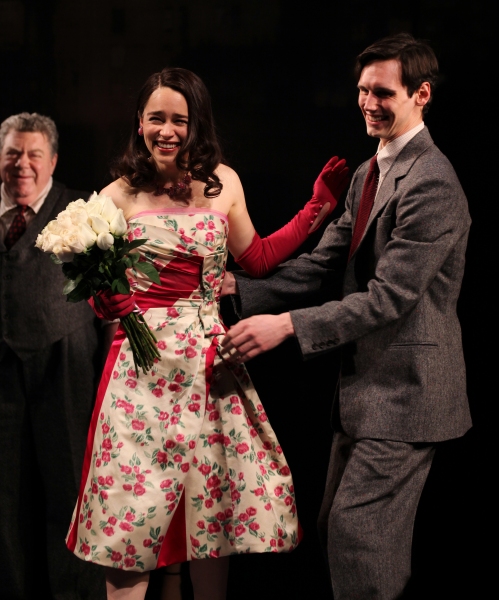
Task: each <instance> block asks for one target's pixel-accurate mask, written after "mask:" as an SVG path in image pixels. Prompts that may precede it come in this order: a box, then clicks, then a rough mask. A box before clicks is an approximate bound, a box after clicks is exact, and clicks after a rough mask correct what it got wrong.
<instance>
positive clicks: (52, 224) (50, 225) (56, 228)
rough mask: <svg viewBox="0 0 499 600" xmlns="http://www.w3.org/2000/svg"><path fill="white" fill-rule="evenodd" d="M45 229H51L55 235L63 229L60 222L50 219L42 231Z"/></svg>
mask: <svg viewBox="0 0 499 600" xmlns="http://www.w3.org/2000/svg"><path fill="white" fill-rule="evenodd" d="M44 231H50V233H54V234H55V235H59V233H60V232H61V231H62V226H61V224H60V223H58V222H57V221H55V220H54V221H49V222H48V223H47V225H46V227H45V228H44V229H43V231H42V233H43V232H44Z"/></svg>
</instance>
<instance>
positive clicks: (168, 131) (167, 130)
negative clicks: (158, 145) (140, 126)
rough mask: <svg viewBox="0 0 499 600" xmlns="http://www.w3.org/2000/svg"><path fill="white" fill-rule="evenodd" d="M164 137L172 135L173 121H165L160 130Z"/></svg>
mask: <svg viewBox="0 0 499 600" xmlns="http://www.w3.org/2000/svg"><path fill="white" fill-rule="evenodd" d="M159 133H160V134H161V135H162V136H163V137H170V136H171V135H173V127H172V124H171V123H168V122H165V123H163V126H162V127H161V129H160V132H159Z"/></svg>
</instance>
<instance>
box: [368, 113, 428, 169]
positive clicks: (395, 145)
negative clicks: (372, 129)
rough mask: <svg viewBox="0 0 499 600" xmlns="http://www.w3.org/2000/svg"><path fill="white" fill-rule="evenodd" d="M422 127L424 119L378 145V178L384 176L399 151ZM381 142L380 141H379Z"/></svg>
mask: <svg viewBox="0 0 499 600" xmlns="http://www.w3.org/2000/svg"><path fill="white" fill-rule="evenodd" d="M423 129H424V121H421V123H419V124H418V125H416V127H413V128H412V129H409V131H407V132H406V133H404V134H403V135H401V136H399V137H397V138H395V139H394V140H392V141H391V142H389V143H388V144H387V145H386V146H385V147H384V148H380V147H379V146H378V166H379V176H380V180H381V179H383V178H384V176H385V175H386V174H387V172H388V170H389V169H390V167H391V166H392V165H393V163H394V162H395V159H396V158H397V156H398V155H399V154H400V151H401V150H402V148H403V147H404V146H406V145H407V144H408V143H409V142H410V141H411V140H412V138H413V137H414V136H415V135H416V134H417V133H419V132H420V131H421V130H423ZM380 144H381V142H380Z"/></svg>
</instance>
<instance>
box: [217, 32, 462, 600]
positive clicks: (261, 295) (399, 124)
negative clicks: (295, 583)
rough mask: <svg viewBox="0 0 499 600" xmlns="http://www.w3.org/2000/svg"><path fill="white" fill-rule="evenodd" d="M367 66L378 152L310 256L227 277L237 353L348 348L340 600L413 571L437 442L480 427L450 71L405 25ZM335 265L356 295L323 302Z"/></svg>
mask: <svg viewBox="0 0 499 600" xmlns="http://www.w3.org/2000/svg"><path fill="white" fill-rule="evenodd" d="M356 74H357V77H358V89H359V106H360V109H361V111H362V114H363V116H364V119H365V123H366V127H367V133H368V135H370V136H372V137H374V138H377V139H378V140H379V145H378V151H377V154H376V156H375V157H373V159H371V160H370V161H368V162H366V163H364V164H363V165H361V166H360V167H359V169H358V170H357V172H356V173H355V174H354V176H353V179H352V183H351V186H350V190H349V193H348V196H347V200H346V209H345V212H344V214H343V215H342V216H341V217H340V218H339V219H338V220H337V221H335V222H334V223H332V224H331V225H330V226H329V227H328V228H327V229H326V231H325V233H324V235H323V237H322V240H321V242H320V243H319V245H318V246H317V248H316V249H315V250H314V251H313V252H312V253H311V254H310V255H302V256H300V257H299V258H298V259H296V260H294V261H290V262H288V263H286V264H284V265H283V266H282V267H281V268H280V269H279V271H278V272H277V273H276V274H275V275H274V276H272V277H270V278H269V279H267V280H263V281H251V280H249V279H247V278H244V277H242V276H241V277H239V276H237V277H236V280H234V277H232V276H230V275H229V276H228V278H227V280H226V283H225V290H224V293H239V294H240V300H241V308H240V311H241V316H242V317H246V316H248V315H256V316H251V317H249V318H245V319H243V320H242V321H240V322H239V323H237V324H236V325H235V326H233V327H232V328H231V329H230V331H229V333H228V334H227V337H226V339H225V342H224V343H225V349H226V351H227V352H228V353H229V354H230V355H231V359H232V360H235V361H246V360H248V359H250V358H252V357H253V356H256V355H257V354H259V353H260V352H264V351H267V350H269V349H271V348H273V347H275V346H276V345H278V344H279V343H281V342H282V341H283V340H285V339H286V338H288V337H293V336H294V337H295V338H296V339H297V341H298V343H299V346H300V349H301V352H302V354H303V357H304V358H305V359H309V358H313V357H314V356H317V355H319V354H321V353H324V352H330V351H333V350H335V349H339V350H340V352H341V358H342V367H341V376H340V381H339V386H338V391H337V397H336V401H335V403H334V407H333V426H334V429H335V434H334V438H333V447H332V454H331V460H330V467H329V472H328V477H327V483H326V491H325V495H324V502H323V507H322V514H321V517H320V519H319V526H320V530H321V532H322V536H323V540H324V544H325V548H326V549H327V554H328V559H329V567H330V573H331V580H332V587H333V592H334V597H335V600H353V599H359V600H360V599H362V600H365V599H367V598H376V599H380V600H381V599H383V600H391V599H395V598H400V597H401V595H402V593H403V591H404V588H405V587H406V584H407V582H408V580H409V577H410V573H411V542H412V531H413V526H414V519H415V514H416V509H417V505H418V502H419V498H420V495H421V492H422V489H423V486H424V483H425V481H426V478H427V475H428V472H429V469H430V466H431V462H432V458H433V455H434V452H435V446H436V444H437V442H441V441H443V440H448V439H451V438H456V437H459V436H462V435H463V434H464V433H465V432H466V431H467V430H468V429H469V428H470V426H471V419H470V413H469V407H468V401H467V397H466V385H465V365H464V359H463V352H462V344H461V331H460V325H459V322H458V318H457V314H456V303H457V299H458V295H459V292H460V287H461V281H462V277H463V271H464V262H465V249H466V244H467V238H468V231H469V227H470V217H469V213H468V207H467V201H466V198H465V195H464V193H463V190H462V188H461V185H460V183H459V181H458V178H457V176H456V174H455V172H454V170H453V168H452V166H451V164H450V163H449V161H448V160H447V158H446V157H445V156H444V155H443V154H442V153H441V152H440V151H439V150H438V148H437V147H436V146H435V144H434V143H433V140H432V139H431V137H430V134H429V132H428V129H427V128H426V127H425V125H424V122H423V115H424V113H425V112H426V110H427V109H428V105H429V103H430V101H431V97H432V90H433V87H434V86H435V82H436V79H437V75H438V63H437V60H436V58H435V55H434V53H433V51H432V49H431V48H430V47H429V46H428V45H427V44H426V43H424V42H421V41H417V40H415V39H414V38H412V37H411V36H409V35H407V34H399V35H396V36H392V37H389V38H385V39H383V40H380V41H379V42H376V43H375V44H373V45H372V46H370V47H369V48H367V49H366V50H365V51H364V52H362V53H361V54H360V55H359V56H358V58H357V66H356ZM337 274H341V275H342V277H343V294H342V298H341V299H337V300H333V299H330V300H329V301H327V302H325V303H322V304H316V305H314V297H315V294H319V292H320V293H323V292H324V289H325V288H326V290H327V288H328V287H329V286H330V285H331V279H333V278H334V277H335V276H336V275H337ZM297 299H298V300H299V302H300V303H301V307H299V308H296V309H294V310H290V311H289V312H283V311H288V310H289V309H290V307H292V308H293V307H295V306H298V303H297V302H296V301H297ZM304 300H305V301H306V302H308V305H307V306H304V305H303V302H304ZM262 313H273V314H262ZM315 401H318V400H317V399H316V400H315ZM310 426H313V424H311V425H310Z"/></svg>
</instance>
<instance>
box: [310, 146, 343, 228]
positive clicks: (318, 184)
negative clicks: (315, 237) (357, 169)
mask: <svg viewBox="0 0 499 600" xmlns="http://www.w3.org/2000/svg"><path fill="white" fill-rule="evenodd" d="M346 165H347V163H346V160H345V159H344V158H342V159H341V160H339V159H338V157H337V156H333V158H331V159H330V160H329V161H328V162H327V163H326V165H325V166H324V168H323V169H322V171H321V172H320V173H319V177H317V179H316V180H315V183H314V195H313V197H312V199H311V200H310V202H309V203H308V204H307V206H309V208H310V209H312V211H313V213H314V216H315V219H313V220H311V224H310V228H309V230H308V233H312V232H313V231H315V230H316V229H317V228H318V227H319V226H320V224H321V223H322V222H323V221H324V219H325V218H326V217H327V215H329V214H330V213H331V212H332V211H333V210H334V208H335V207H336V205H337V204H338V200H339V198H340V196H341V194H342V193H343V191H344V189H345V188H346V187H347V185H348V182H349V180H350V178H349V176H348V172H349V169H348V167H347V166H346ZM305 208H306V207H305Z"/></svg>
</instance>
